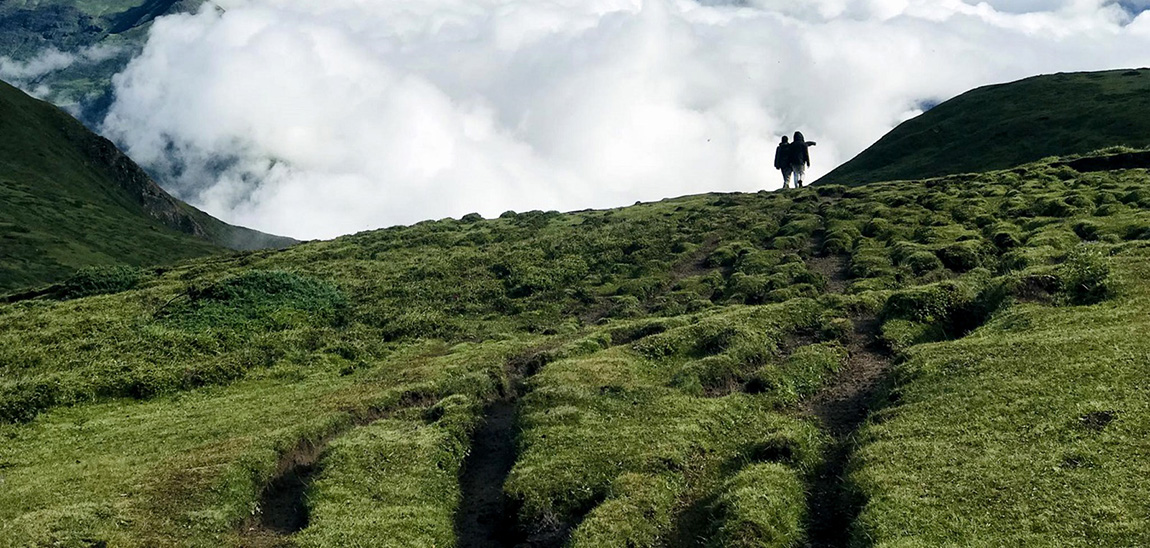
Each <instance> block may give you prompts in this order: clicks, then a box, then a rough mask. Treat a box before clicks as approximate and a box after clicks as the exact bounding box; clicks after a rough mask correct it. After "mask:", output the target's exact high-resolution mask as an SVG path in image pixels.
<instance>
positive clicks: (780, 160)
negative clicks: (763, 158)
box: [775, 135, 794, 188]
mask: <svg viewBox="0 0 1150 548" xmlns="http://www.w3.org/2000/svg"><path fill="white" fill-rule="evenodd" d="M791 163H792V162H791V145H790V144H788V143H787V136H786V135H783V141H782V142H781V143H779V146H777V147H775V169H777V170H779V171H782V172H783V188H790V187H791V173H792V172H793V171H794V169H793V168H792V167H791Z"/></svg>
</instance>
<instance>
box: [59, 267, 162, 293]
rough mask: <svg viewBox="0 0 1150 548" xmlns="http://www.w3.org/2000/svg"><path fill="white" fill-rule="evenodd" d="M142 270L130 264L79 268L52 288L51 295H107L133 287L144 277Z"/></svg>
mask: <svg viewBox="0 0 1150 548" xmlns="http://www.w3.org/2000/svg"><path fill="white" fill-rule="evenodd" d="M145 277H146V276H145V274H144V271H143V270H141V269H139V268H135V267H130V266H93V267H87V268H81V269H80V270H78V271H76V273H75V274H73V275H71V276H69V277H68V279H66V280H64V281H63V282H61V283H60V284H58V285H57V286H55V287H54V288H53V290H52V293H51V295H52V297H53V298H57V299H61V300H67V299H79V298H82V297H91V296H94V295H109V294H112V293H120V292H121V291H128V290H129V289H135V288H136V286H138V285H139V284H140V282H142V281H143V280H144V279H145Z"/></svg>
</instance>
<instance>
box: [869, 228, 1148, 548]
mask: <svg viewBox="0 0 1150 548" xmlns="http://www.w3.org/2000/svg"><path fill="white" fill-rule="evenodd" d="M1148 256H1150V255H1148V253H1147V250H1146V249H1145V248H1135V249H1131V250H1130V251H1126V252H1122V253H1120V254H1119V255H1118V256H1117V257H1116V258H1115V260H1116V262H1117V263H1118V273H1119V276H1120V278H1121V279H1123V280H1124V281H1126V282H1127V283H1125V284H1124V286H1125V287H1126V288H1127V290H1126V291H1127V292H1128V293H1127V294H1126V295H1124V296H1123V297H1121V298H1119V299H1117V300H1114V301H1112V302H1107V303H1104V304H1099V305H1094V306H1090V307H1069V308H1051V307H1049V306H1040V305H1022V306H1018V307H1015V308H1013V309H1011V310H1010V311H1009V312H1008V313H1004V314H1002V315H1000V316H998V317H996V318H995V319H994V320H993V321H992V322H991V323H990V324H988V325H986V326H984V327H982V328H980V329H978V330H977V331H975V332H974V333H973V334H971V335H970V336H968V337H966V338H964V339H962V340H960V341H954V342H945V343H938V344H930V345H922V346H918V347H913V348H911V349H909V350H908V351H907V358H908V359H907V361H906V362H905V363H903V364H902V365H901V366H899V369H898V375H899V383H898V386H897V388H896V390H897V394H898V403H897V404H896V405H893V406H892V407H890V408H888V409H886V410H884V411H883V412H881V414H880V415H879V417H877V418H876V421H877V424H872V425H871V426H870V427H868V428H867V429H866V431H865V433H864V435H863V437H862V439H861V449H860V451H859V453H858V454H857V456H856V461H855V463H854V468H855V472H854V474H853V479H854V482H855V483H856V484H857V486H858V489H859V491H860V492H861V493H862V494H863V495H864V496H865V497H866V498H867V500H868V502H867V504H866V506H865V507H864V511H863V513H862V516H861V517H860V520H859V522H858V524H857V529H856V531H855V533H856V534H855V536H856V538H857V539H858V540H859V542H860V544H861V545H865V546H876V547H887V546H890V547H893V546H899V547H906V546H1019V545H1025V546H1142V545H1145V544H1147V543H1148V542H1150V518H1148V517H1147V514H1146V507H1145V504H1144V501H1145V500H1146V493H1147V490H1148V489H1150V480H1148V479H1147V478H1150V464H1148V463H1150V460H1147V458H1146V457H1147V454H1146V445H1145V439H1146V437H1147V435H1148V434H1150V413H1148V411H1150V407H1148V405H1147V400H1146V397H1145V395H1146V391H1147V389H1148V388H1150V385H1148V383H1147V380H1146V375H1145V358H1146V356H1148V355H1150V344H1148V343H1147V342H1146V338H1145V336H1144V334H1145V333H1146V332H1147V329H1150V322H1148V320H1147V318H1150V315H1148V314H1147V313H1148V312H1150V293H1148V291H1147V289H1148V288H1147V286H1146V285H1145V280H1146V279H1147V275H1148V274H1150V269H1148V268H1147V261H1146V259H1147V257H1148ZM879 419H881V420H879Z"/></svg>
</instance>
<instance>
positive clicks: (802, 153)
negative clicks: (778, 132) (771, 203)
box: [790, 131, 815, 188]
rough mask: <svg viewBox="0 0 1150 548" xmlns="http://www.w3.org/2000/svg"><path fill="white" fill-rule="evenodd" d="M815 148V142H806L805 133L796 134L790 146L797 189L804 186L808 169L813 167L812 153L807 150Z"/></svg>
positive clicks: (798, 132)
mask: <svg viewBox="0 0 1150 548" xmlns="http://www.w3.org/2000/svg"><path fill="white" fill-rule="evenodd" d="M813 146H815V142H814V141H808V140H806V138H804V137H803V132H801V131H796V132H795V138H794V141H792V142H791V144H790V152H791V154H790V156H791V170H792V171H793V172H794V174H795V188H801V187H802V186H803V176H804V175H806V174H807V168H808V167H811V153H810V151H808V150H807V149H808V148H810V147H813Z"/></svg>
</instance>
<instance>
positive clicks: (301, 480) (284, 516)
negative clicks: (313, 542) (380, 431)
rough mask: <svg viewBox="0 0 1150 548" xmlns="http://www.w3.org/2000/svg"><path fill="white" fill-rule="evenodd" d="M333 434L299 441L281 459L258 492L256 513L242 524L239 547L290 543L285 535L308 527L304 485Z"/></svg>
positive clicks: (278, 545) (257, 547)
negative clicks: (270, 479)
mask: <svg viewBox="0 0 1150 548" xmlns="http://www.w3.org/2000/svg"><path fill="white" fill-rule="evenodd" d="M333 437H334V436H331V437H329V438H325V439H323V440H320V441H319V442H316V443H312V442H307V441H303V442H300V444H299V445H297V446H296V447H295V448H294V449H292V450H291V451H290V452H288V453H287V454H286V455H284V456H283V457H281V458H280V462H279V464H278V466H277V469H276V473H275V476H274V477H273V479H272V481H271V482H269V483H268V485H267V486H266V487H264V491H263V493H261V494H260V502H259V512H258V513H257V514H256V515H254V516H252V518H251V519H249V520H248V521H247V523H245V524H244V527H243V530H242V531H241V533H240V546H242V547H244V548H273V547H280V546H291V544H290V543H289V542H288V540H287V537H288V536H289V535H292V534H293V533H298V532H299V531H301V530H303V528H304V527H307V522H308V513H307V499H306V497H305V495H306V490H307V486H308V484H309V483H310V481H311V476H312V474H313V473H314V472H315V470H316V464H317V463H318V462H319V457H320V454H321V453H322V452H323V448H324V447H325V446H326V445H327V443H328V442H329V441H330V440H331V438H333Z"/></svg>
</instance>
